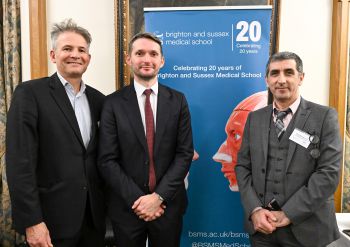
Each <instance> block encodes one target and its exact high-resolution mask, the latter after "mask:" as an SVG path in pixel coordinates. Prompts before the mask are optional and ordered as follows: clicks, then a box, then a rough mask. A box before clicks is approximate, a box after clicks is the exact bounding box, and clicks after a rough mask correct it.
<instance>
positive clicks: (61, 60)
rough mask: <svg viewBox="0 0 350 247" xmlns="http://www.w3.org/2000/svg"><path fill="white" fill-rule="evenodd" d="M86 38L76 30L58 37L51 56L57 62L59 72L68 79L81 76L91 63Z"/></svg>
mask: <svg viewBox="0 0 350 247" xmlns="http://www.w3.org/2000/svg"><path fill="white" fill-rule="evenodd" d="M90 57H91V56H90V54H89V47H88V44H87V43H86V40H85V39H84V38H83V36H81V35H80V34H77V33H75V32H64V33H62V34H60V35H59V36H58V37H57V41H56V48H55V49H54V50H51V51H50V58H51V61H52V62H53V63H56V67H57V70H58V72H59V73H60V74H61V75H62V76H63V77H64V78H65V79H66V80H67V79H69V78H78V79H79V78H81V77H82V75H83V74H84V72H85V71H86V69H87V67H88V65H89V63H90Z"/></svg>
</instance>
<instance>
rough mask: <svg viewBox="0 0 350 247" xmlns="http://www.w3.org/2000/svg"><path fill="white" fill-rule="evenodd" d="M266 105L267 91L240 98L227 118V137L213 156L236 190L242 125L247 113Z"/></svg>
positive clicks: (231, 186) (232, 188)
mask: <svg viewBox="0 0 350 247" xmlns="http://www.w3.org/2000/svg"><path fill="white" fill-rule="evenodd" d="M266 105H267V92H266V91H263V92H258V93H255V94H253V95H251V96H249V97H247V98H245V99H244V100H242V101H241V102H240V103H239V104H238V105H237V106H236V107H235V108H234V109H233V112H232V114H231V116H230V117H229V119H228V120H227V123H226V127H225V132H226V134H227V139H226V140H225V141H224V143H222V144H221V146H220V148H219V150H218V151H217V152H216V154H215V155H214V156H213V159H214V160H215V161H216V162H220V163H221V165H222V168H221V171H222V172H223V173H224V176H225V177H226V178H227V180H228V181H229V183H230V185H229V187H230V189H231V190H232V191H238V185H237V179H236V173H235V170H234V169H235V167H236V164H237V154H238V151H239V149H240V147H241V143H242V137H243V132H244V126H245V123H246V121H247V117H248V114H249V113H250V112H251V111H254V110H257V109H260V108H262V107H264V106H266Z"/></svg>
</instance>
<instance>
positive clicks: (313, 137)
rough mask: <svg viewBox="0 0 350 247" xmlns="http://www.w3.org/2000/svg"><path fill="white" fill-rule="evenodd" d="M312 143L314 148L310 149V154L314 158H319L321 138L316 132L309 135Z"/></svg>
mask: <svg viewBox="0 0 350 247" xmlns="http://www.w3.org/2000/svg"><path fill="white" fill-rule="evenodd" d="M309 140H310V143H311V144H312V145H313V148H312V149H311V150H310V155H311V157H312V158H314V159H317V158H318V157H320V155H321V153H320V149H319V143H320V138H319V137H318V136H317V135H316V134H311V135H310V136H309Z"/></svg>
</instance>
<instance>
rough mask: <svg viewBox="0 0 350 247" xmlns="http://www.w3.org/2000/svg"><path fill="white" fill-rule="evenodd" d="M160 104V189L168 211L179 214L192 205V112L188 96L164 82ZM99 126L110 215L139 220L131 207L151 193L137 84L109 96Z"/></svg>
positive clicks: (157, 167)
mask: <svg viewBox="0 0 350 247" xmlns="http://www.w3.org/2000/svg"><path fill="white" fill-rule="evenodd" d="M157 104H158V105H157V116H156V133H155V143H154V163H155V171H156V179H157V185H156V189H155V192H156V193H158V194H160V195H161V196H162V197H163V198H164V199H165V201H166V202H167V208H166V214H167V215H169V216H170V217H179V216H181V215H182V214H183V213H184V212H185V209H186V206H187V196H186V189H185V186H184V178H185V176H186V174H187V172H188V170H189V167H190V163H191V159H192V156H193V143H192V129H191V119H190V113H189V109H188V105H187V101H186V99H185V96H184V95H183V94H182V93H179V92H177V91H175V90H173V89H170V88H168V87H165V86H163V85H161V84H159V91H158V103H157ZM100 130H101V131H100V133H101V136H100V145H99V162H98V163H99V169H100V171H101V174H102V176H103V177H104V179H105V180H106V182H107V184H108V185H109V188H110V192H111V193H110V197H109V202H110V205H109V212H110V215H111V217H112V219H113V220H114V221H116V222H125V221H126V220H131V221H132V220H134V221H135V222H136V221H138V222H139V220H138V218H137V217H136V215H135V214H134V212H133V211H132V210H131V206H132V205H133V203H134V202H135V201H136V200H137V199H138V198H139V197H140V196H142V195H145V194H148V193H149V192H148V169H149V157H148V151H147V150H148V149H147V142H146V136H145V132H144V127H143V124H142V119H141V114H140V109H139V106H138V102H137V98H136V92H135V89H134V85H133V84H132V85H130V86H127V87H125V88H123V89H121V90H120V91H118V92H115V93H113V94H111V95H109V96H108V97H107V99H106V102H105V105H104V107H103V110H102V116H101V128H100ZM162 217H163V216H162Z"/></svg>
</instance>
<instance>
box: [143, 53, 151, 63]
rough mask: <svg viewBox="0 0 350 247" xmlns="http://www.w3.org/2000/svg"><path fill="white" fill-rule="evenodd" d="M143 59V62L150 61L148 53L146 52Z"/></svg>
mask: <svg viewBox="0 0 350 247" xmlns="http://www.w3.org/2000/svg"><path fill="white" fill-rule="evenodd" d="M143 61H144V62H145V63H149V62H150V61H151V56H150V55H149V54H146V55H144V56H143Z"/></svg>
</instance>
